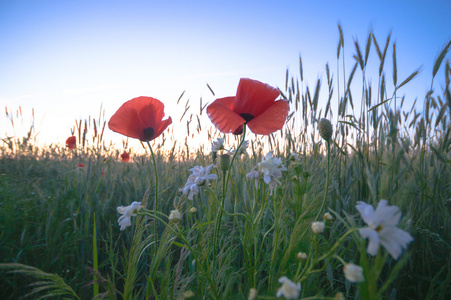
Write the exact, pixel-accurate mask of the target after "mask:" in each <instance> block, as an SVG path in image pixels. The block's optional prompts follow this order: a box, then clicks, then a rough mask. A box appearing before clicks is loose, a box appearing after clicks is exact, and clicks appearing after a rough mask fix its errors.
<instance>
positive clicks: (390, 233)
mask: <svg viewBox="0 0 451 300" xmlns="http://www.w3.org/2000/svg"><path fill="white" fill-rule="evenodd" d="M379 237H380V241H381V244H382V246H384V248H385V249H386V250H387V251H388V253H390V254H391V256H393V258H394V259H398V258H399V256H401V253H402V250H404V249H407V246H408V244H410V243H411V242H412V241H413V237H412V236H411V235H410V233H408V232H406V231H404V230H402V229H400V228H398V227H395V226H393V227H385V228H384V229H382V230H381V231H380V232H379Z"/></svg>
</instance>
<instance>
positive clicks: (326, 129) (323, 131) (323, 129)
mask: <svg viewBox="0 0 451 300" xmlns="http://www.w3.org/2000/svg"><path fill="white" fill-rule="evenodd" d="M318 130H319V135H320V136H321V137H322V138H323V139H324V140H325V141H330V138H331V137H332V132H333V129H332V124H331V123H330V121H329V120H328V119H325V118H322V119H321V120H320V121H319V125H318Z"/></svg>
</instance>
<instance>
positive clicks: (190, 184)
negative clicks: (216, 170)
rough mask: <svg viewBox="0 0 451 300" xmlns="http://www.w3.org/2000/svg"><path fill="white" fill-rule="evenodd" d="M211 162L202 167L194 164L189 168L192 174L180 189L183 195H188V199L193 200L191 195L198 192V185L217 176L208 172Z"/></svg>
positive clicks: (206, 182)
mask: <svg viewBox="0 0 451 300" xmlns="http://www.w3.org/2000/svg"><path fill="white" fill-rule="evenodd" d="M212 167H213V164H211V165H209V166H208V167H206V168H204V167H202V166H195V167H194V168H192V169H190V171H191V172H192V174H191V175H190V176H189V177H188V180H187V181H186V184H185V186H184V187H183V188H182V189H181V191H182V192H183V194H184V195H188V199H189V200H193V196H194V195H196V194H198V193H199V186H200V185H203V184H206V185H208V183H209V180H214V179H216V178H218V176H217V175H216V174H210V170H211V168H212Z"/></svg>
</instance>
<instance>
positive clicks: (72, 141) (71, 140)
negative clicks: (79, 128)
mask: <svg viewBox="0 0 451 300" xmlns="http://www.w3.org/2000/svg"><path fill="white" fill-rule="evenodd" d="M76 146H77V138H76V137H75V135H73V136H70V137H68V138H67V140H66V147H67V148H69V149H71V150H72V149H75V147H76Z"/></svg>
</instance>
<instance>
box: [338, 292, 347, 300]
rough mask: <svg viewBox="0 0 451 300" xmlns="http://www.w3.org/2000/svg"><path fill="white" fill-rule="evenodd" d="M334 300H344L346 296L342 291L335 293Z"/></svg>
mask: <svg viewBox="0 0 451 300" xmlns="http://www.w3.org/2000/svg"><path fill="white" fill-rule="evenodd" d="M335 300H346V298H345V296H343V293H336V294H335Z"/></svg>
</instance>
